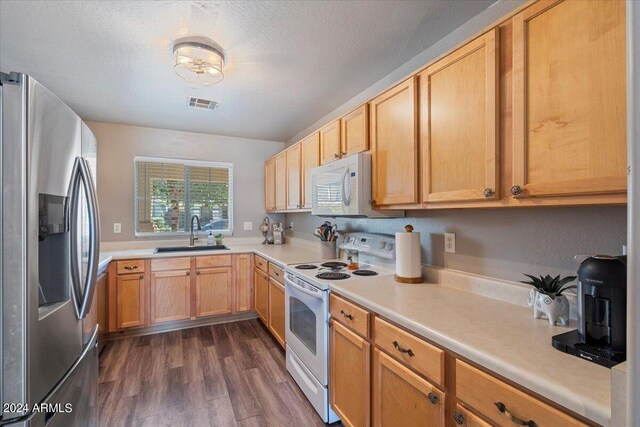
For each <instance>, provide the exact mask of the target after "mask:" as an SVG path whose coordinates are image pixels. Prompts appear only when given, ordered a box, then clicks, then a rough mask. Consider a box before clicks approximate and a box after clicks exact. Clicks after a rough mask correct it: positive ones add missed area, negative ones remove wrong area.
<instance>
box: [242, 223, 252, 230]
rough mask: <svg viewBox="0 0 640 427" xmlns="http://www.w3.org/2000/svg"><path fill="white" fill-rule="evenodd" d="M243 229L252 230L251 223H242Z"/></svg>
mask: <svg viewBox="0 0 640 427" xmlns="http://www.w3.org/2000/svg"><path fill="white" fill-rule="evenodd" d="M244 229H245V230H253V223H252V222H251V221H245V222H244Z"/></svg>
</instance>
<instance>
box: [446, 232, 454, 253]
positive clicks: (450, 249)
mask: <svg viewBox="0 0 640 427" xmlns="http://www.w3.org/2000/svg"><path fill="white" fill-rule="evenodd" d="M444 251H445V252H447V253H450V254H455V253H456V233H444Z"/></svg>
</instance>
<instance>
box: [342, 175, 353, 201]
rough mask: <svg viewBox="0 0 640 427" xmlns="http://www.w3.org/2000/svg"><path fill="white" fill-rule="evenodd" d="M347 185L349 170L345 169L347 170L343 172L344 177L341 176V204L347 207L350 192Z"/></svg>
mask: <svg viewBox="0 0 640 427" xmlns="http://www.w3.org/2000/svg"><path fill="white" fill-rule="evenodd" d="M348 184H349V168H347V170H346V171H344V175H342V204H343V205H344V206H349V204H350V203H351V192H350V189H349V185H348ZM347 193H349V194H347Z"/></svg>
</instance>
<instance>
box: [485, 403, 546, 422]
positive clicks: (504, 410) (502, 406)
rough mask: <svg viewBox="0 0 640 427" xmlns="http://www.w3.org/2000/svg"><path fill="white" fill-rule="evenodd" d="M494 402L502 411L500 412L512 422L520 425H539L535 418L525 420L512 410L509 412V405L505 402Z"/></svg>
mask: <svg viewBox="0 0 640 427" xmlns="http://www.w3.org/2000/svg"><path fill="white" fill-rule="evenodd" d="M493 404H494V405H496V408H498V411H500V413H501V414H503V415H504V416H505V417H507V418H508V419H509V420H510V421H511V422H512V423H514V424H517V425H519V426H529V427H537V425H536V422H535V421H533V420H529V421H525V420H523V419H522V418H518V417H516V416H515V415H513V414H512V413H511V412H509V410H508V409H507V406H506V405H505V404H504V403H502V402H494V403H493Z"/></svg>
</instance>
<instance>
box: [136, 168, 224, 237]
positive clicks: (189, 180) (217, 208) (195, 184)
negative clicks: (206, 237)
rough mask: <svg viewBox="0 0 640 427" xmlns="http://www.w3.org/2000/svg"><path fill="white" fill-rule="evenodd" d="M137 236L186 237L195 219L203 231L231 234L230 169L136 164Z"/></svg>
mask: <svg viewBox="0 0 640 427" xmlns="http://www.w3.org/2000/svg"><path fill="white" fill-rule="evenodd" d="M134 162H135V179H136V183H135V186H136V187H135V192H136V194H135V223H136V234H138V235H144V234H160V233H189V232H190V231H191V228H190V227H191V223H190V220H191V218H192V216H193V215H198V217H199V218H200V223H201V226H202V230H204V231H206V232H208V231H213V232H214V234H218V233H223V234H231V232H232V230H233V218H232V216H233V165H232V164H231V163H214V162H200V161H188V160H172V159H152V158H142V157H136V158H135V160H134Z"/></svg>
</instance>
